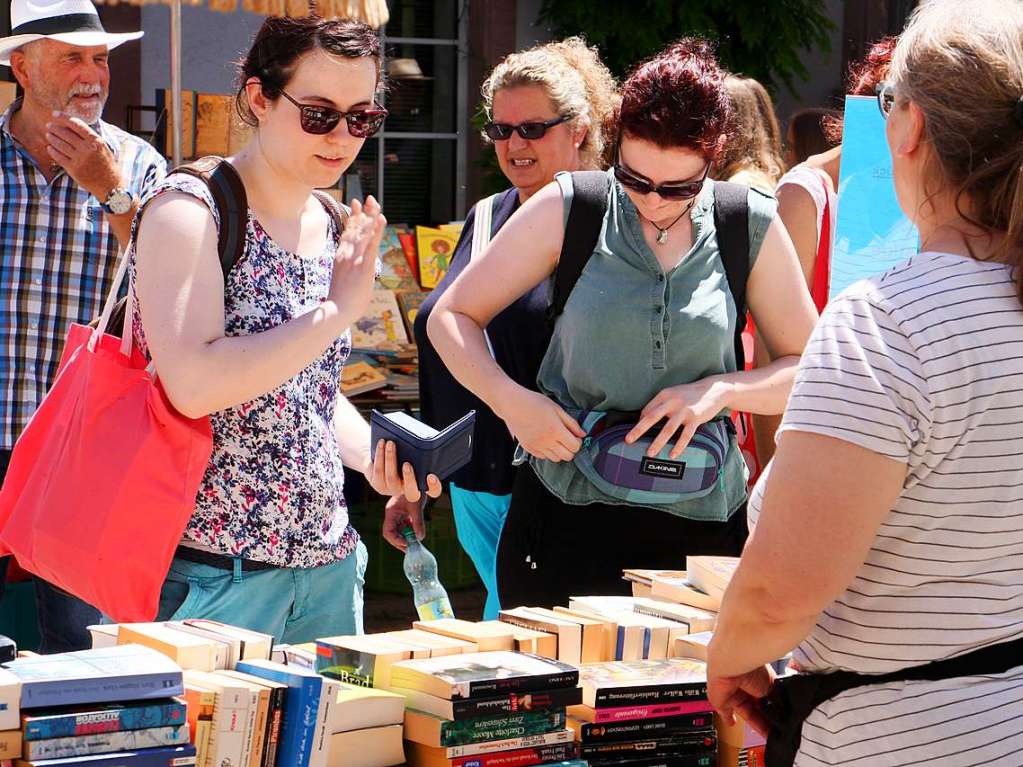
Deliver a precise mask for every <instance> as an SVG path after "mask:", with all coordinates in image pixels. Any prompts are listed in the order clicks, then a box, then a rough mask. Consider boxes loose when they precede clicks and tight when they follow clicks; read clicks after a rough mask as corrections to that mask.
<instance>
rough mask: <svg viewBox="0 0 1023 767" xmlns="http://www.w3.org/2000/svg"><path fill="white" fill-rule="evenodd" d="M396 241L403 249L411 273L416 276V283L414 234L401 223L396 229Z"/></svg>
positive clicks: (417, 264)
mask: <svg viewBox="0 0 1023 767" xmlns="http://www.w3.org/2000/svg"><path fill="white" fill-rule="evenodd" d="M398 242H400V243H401V249H402V250H403V251H405V260H406V261H408V265H409V267H410V268H411V269H412V274H413V275H414V276H415V278H416V284H418V283H419V256H418V254H417V252H416V236H415V234H413V233H412V232H410V231H409V230H408V227H405V226H404V225H403V226H401V227H400V228H399V229H398Z"/></svg>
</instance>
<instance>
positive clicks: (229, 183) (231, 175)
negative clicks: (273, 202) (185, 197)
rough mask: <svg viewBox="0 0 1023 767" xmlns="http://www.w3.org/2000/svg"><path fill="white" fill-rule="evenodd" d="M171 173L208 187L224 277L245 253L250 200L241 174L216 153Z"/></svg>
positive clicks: (179, 167) (177, 168) (225, 277)
mask: <svg viewBox="0 0 1023 767" xmlns="http://www.w3.org/2000/svg"><path fill="white" fill-rule="evenodd" d="M171 173H184V174H186V175H188V176H194V177H195V178H198V179H199V180H200V181H202V182H203V183H204V184H206V186H207V187H209V190H210V194H211V195H212V196H213V202H214V203H215V204H216V206H217V214H218V215H219V216H220V232H219V234H218V236H217V251H218V254H219V255H220V268H221V269H222V270H223V272H224V279H225V280H227V275H228V274H229V273H230V271H231V268H232V267H233V266H234V265H235V264H236V263H238V260H239V259H240V258H241V257H242V254H243V253H244V252H245V230H246V228H247V227H248V223H249V201H248V197H247V195H246V194H245V185H244V184H243V183H242V179H241V176H239V175H238V171H236V170H235V169H234V166H233V165H231V163H229V162H228V161H227V160H225V159H224V158H223V157H217V156H216V155H209V156H207V157H200V158H199V159H198V160H193V161H192V162H190V163H186V164H184V165H179V166H178V167H176V168H175V169H174V170H172V171H171ZM168 175H170V174H168Z"/></svg>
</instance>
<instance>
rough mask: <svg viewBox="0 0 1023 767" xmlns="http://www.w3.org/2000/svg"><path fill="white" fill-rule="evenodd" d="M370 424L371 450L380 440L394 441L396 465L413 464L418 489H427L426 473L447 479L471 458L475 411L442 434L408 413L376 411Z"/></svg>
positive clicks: (374, 448) (371, 417)
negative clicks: (396, 449) (396, 452)
mask: <svg viewBox="0 0 1023 767" xmlns="http://www.w3.org/2000/svg"><path fill="white" fill-rule="evenodd" d="M369 424H370V444H371V446H372V448H373V450H374V451H375V450H376V446H377V445H378V444H379V442H380V440H382V439H384V440H390V441H392V442H394V443H395V445H397V448H398V465H399V466H401V465H402V464H404V463H410V464H412V469H413V470H414V471H415V474H416V484H417V485H418V486H419V489H420V490H426V477H427V475H428V474H436V475H437V477H438V478H439V479H447V478H448V477H449V476H451V475H452V474H453V473H454V472H455V471H457V470H458V469H460V468H462V467H463V466H465V465H466V464H467V463H469V461H470V460H471V459H472V435H473V430H474V428H475V426H476V411H475V410H470V411H469V412H468V413H467V414H466V415H464V416H463V417H462V418H460V419H458V420H457V421H455V422H454V423H453V424H451V425H450V426H448V427H447V428H446V429H444V430H443V431H437V430H436V429H434V428H433V427H431V426H427V425H426V424H425V423H423V422H422V421H417V420H416V419H415V418H413V417H412V416H410V415H408V414H407V413H387V414H384V413H381V412H379V411H377V410H374V411H373V412H372V413H371V414H370V417H369Z"/></svg>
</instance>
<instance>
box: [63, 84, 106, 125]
mask: <svg viewBox="0 0 1023 767" xmlns="http://www.w3.org/2000/svg"><path fill="white" fill-rule="evenodd" d="M91 95H97V96H100V97H101V98H100V99H99V100H98V101H97V102H96V104H95V106H85V105H82V104H79V103H77V102H76V100H75V98H74V97H75V96H91ZM104 106H106V94H104V93H103V88H102V87H101V86H99V85H78V86H75V87H74V88H72V89H71V92H70V93H68V95H67V102H66V104H65V107H64V112H65V113H66V114H67V115H68V117H77V118H78V119H79V120H81V121H82V122H84V123H85V124H86V125H95V124H96V123H97V122H99V118H100V115H102V114H103V107H104Z"/></svg>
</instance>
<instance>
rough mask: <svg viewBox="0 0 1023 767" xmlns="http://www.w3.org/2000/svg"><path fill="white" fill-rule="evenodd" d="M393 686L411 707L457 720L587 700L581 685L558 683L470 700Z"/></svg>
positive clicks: (545, 708) (539, 708)
mask: <svg viewBox="0 0 1023 767" xmlns="http://www.w3.org/2000/svg"><path fill="white" fill-rule="evenodd" d="M391 689H392V691H394V692H396V693H399V694H401V695H402V696H403V697H404V698H405V700H406V701H407V704H408V707H409V708H412V709H416V710H417V711H424V712H426V713H429V714H433V715H434V716H437V717H440V718H441V719H453V720H455V721H463V720H466V719H476V718H478V717H483V716H502V715H508V714H516V713H520V712H523V711H550V710H553V709H560V708H565V707H567V706H576V705H579V704H580V703H582V700H583V691H582V688H581V687H558V688H554V689H551V690H537V691H535V692H526V693H517V692H511V693H506V694H504V695H497V696H493V697H486V698H471V699H466V700H449V699H447V698H440V697H437V696H436V695H430V694H429V693H425V692H422V691H421V690H410V689H408V688H405V687H396V686H395V687H392V688H391Z"/></svg>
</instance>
